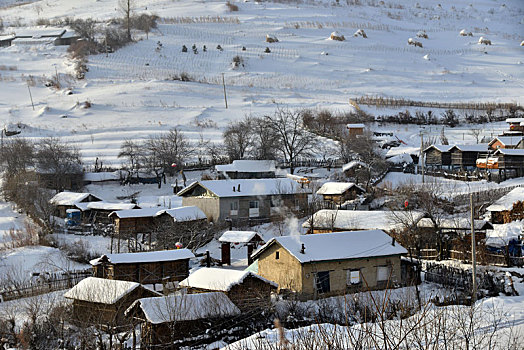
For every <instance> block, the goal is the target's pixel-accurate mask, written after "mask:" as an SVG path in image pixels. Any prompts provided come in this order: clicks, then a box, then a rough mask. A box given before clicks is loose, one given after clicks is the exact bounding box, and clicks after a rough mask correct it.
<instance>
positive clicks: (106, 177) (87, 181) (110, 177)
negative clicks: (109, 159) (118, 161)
mask: <svg viewBox="0 0 524 350" xmlns="http://www.w3.org/2000/svg"><path fill="white" fill-rule="evenodd" d="M83 180H84V186H87V185H91V184H96V185H117V184H120V182H121V181H122V180H123V176H122V175H121V174H120V171H113V172H96V173H84V179H83Z"/></svg>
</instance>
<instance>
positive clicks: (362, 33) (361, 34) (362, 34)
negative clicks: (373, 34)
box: [331, 29, 368, 39]
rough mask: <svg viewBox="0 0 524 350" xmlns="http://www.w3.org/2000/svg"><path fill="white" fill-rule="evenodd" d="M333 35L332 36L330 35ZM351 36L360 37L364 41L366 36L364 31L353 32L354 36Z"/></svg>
mask: <svg viewBox="0 0 524 350" xmlns="http://www.w3.org/2000/svg"><path fill="white" fill-rule="evenodd" d="M331 35H333V34H331ZM353 36H355V37H357V36H361V37H363V38H364V39H367V37H368V36H367V35H366V32H365V31H364V29H359V30H357V31H356V32H355V34H353Z"/></svg>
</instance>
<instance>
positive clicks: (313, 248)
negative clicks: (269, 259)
mask: <svg viewBox="0 0 524 350" xmlns="http://www.w3.org/2000/svg"><path fill="white" fill-rule="evenodd" d="M274 243H278V244H279V245H280V246H282V248H284V249H285V250H287V251H288V252H289V253H290V254H291V255H293V256H294V257H295V258H296V259H297V260H298V261H299V262H300V263H307V262H313V261H329V260H346V259H357V258H367V257H376V256H388V255H399V254H406V253H407V250H406V249H405V248H404V247H402V246H401V245H400V244H398V242H395V243H394V241H393V239H392V238H391V237H390V236H389V235H387V234H386V233H385V232H384V231H381V230H369V231H349V232H336V233H319V234H312V235H296V236H284V237H275V238H272V239H271V240H270V241H269V242H267V243H266V244H265V245H264V246H263V247H261V248H260V249H259V250H258V251H257V252H255V253H254V254H253V257H255V258H256V257H257V256H259V254H260V253H261V252H262V251H264V250H265V249H266V248H267V247H269V246H270V245H272V244H274ZM393 243H394V244H393ZM302 245H304V253H301V250H302Z"/></svg>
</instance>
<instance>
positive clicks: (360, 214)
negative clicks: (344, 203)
mask: <svg viewBox="0 0 524 350" xmlns="http://www.w3.org/2000/svg"><path fill="white" fill-rule="evenodd" d="M406 215H412V216H413V217H412V218H409V219H410V221H414V222H416V221H418V220H420V219H421V218H422V216H423V214H422V213H419V212H411V211H410V212H404V211H395V212H392V211H390V210H332V209H322V210H319V211H317V212H316V213H315V214H313V219H312V220H306V221H305V222H304V223H303V224H302V227H305V228H310V225H311V221H312V222H313V225H314V227H315V228H317V229H336V230H384V231H390V230H392V229H395V228H401V224H399V223H398V220H395V216H397V217H399V218H403V217H404V216H406Z"/></svg>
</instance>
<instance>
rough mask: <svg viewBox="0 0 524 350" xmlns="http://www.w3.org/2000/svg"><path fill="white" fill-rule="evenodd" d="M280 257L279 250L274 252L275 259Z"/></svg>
mask: <svg viewBox="0 0 524 350" xmlns="http://www.w3.org/2000/svg"><path fill="white" fill-rule="evenodd" d="M278 259H280V252H278V251H277V252H275V260H278Z"/></svg>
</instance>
